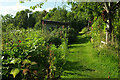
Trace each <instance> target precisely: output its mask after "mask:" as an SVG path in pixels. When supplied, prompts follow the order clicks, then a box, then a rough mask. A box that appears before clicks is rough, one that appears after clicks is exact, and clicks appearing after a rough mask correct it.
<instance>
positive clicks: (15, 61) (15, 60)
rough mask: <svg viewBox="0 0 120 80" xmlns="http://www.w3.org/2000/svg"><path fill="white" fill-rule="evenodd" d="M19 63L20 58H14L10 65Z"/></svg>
mask: <svg viewBox="0 0 120 80" xmlns="http://www.w3.org/2000/svg"><path fill="white" fill-rule="evenodd" d="M20 62H21V59H20V58H15V59H13V60H12V61H11V62H10V63H13V64H15V63H20Z"/></svg>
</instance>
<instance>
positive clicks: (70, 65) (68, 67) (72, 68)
mask: <svg viewBox="0 0 120 80" xmlns="http://www.w3.org/2000/svg"><path fill="white" fill-rule="evenodd" d="M63 69H64V71H68V72H64V74H66V75H67V74H68V75H77V76H87V77H90V76H89V75H84V74H80V73H78V71H80V72H83V71H89V72H92V71H95V70H93V69H90V68H87V67H86V66H82V65H80V62H71V61H67V62H66V64H65V65H64V67H63ZM76 71H77V72H76Z"/></svg>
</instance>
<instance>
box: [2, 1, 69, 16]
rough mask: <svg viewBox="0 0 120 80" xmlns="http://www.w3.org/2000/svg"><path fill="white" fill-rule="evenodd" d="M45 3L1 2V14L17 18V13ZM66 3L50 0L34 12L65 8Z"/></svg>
mask: <svg viewBox="0 0 120 80" xmlns="http://www.w3.org/2000/svg"><path fill="white" fill-rule="evenodd" d="M43 1H44V0H31V1H25V2H24V3H20V2H19V0H0V14H2V15H6V14H12V15H13V16H15V15H16V12H18V11H21V10H25V9H30V6H35V5H36V4H38V3H40V2H43ZM63 2H64V3H63ZM65 2H66V0H48V1H47V2H45V3H44V5H43V6H42V8H36V9H35V10H33V12H35V11H42V10H46V11H49V10H50V9H53V8H54V7H57V6H63V5H64V4H67V3H65ZM62 3H63V4H62ZM66 9H67V10H70V6H68V7H67V8H66Z"/></svg>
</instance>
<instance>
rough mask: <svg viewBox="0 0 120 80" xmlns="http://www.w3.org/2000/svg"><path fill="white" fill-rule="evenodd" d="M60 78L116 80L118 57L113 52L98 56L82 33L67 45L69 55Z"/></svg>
mask: <svg viewBox="0 0 120 80" xmlns="http://www.w3.org/2000/svg"><path fill="white" fill-rule="evenodd" d="M66 60H67V62H66V64H65V65H64V67H63V69H64V72H63V74H62V76H61V78H108V76H109V77H110V78H118V57H117V55H116V54H115V51H112V52H111V51H110V50H106V53H104V55H103V54H99V52H98V51H97V50H96V49H95V48H93V46H92V44H91V43H90V38H89V37H88V36H86V34H84V33H83V32H81V33H80V35H79V36H78V38H77V40H76V42H74V44H71V45H69V54H68V55H67V57H66Z"/></svg>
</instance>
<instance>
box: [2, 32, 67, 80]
mask: <svg viewBox="0 0 120 80" xmlns="http://www.w3.org/2000/svg"><path fill="white" fill-rule="evenodd" d="M43 35H44V33H41V31H33V30H31V31H27V30H26V31H25V30H22V33H21V32H20V31H18V32H12V33H10V32H3V44H2V47H3V48H2V61H3V65H2V66H3V67H2V76H3V79H28V80H29V79H44V78H56V77H60V74H61V72H62V66H63V65H64V64H65V56H66V53H67V38H64V37H63V36H61V38H60V41H61V44H59V45H57V46H56V44H57V43H55V42H56V41H54V40H53V42H54V43H52V42H49V41H50V40H49V41H47V40H46V36H48V35H46V36H43ZM63 35H64V34H63ZM51 37H54V35H53V36H51ZM55 38H56V37H55ZM49 39H54V38H49Z"/></svg>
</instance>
